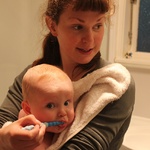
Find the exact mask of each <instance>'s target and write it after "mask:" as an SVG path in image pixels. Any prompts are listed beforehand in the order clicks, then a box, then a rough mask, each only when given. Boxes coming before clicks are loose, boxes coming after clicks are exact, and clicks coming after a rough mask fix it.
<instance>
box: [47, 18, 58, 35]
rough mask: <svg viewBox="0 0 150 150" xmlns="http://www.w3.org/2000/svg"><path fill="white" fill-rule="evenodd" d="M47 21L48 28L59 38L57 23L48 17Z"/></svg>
mask: <svg viewBox="0 0 150 150" xmlns="http://www.w3.org/2000/svg"><path fill="white" fill-rule="evenodd" d="M45 21H46V24H47V27H48V28H49V30H50V32H51V33H52V35H53V36H57V30H56V27H57V25H56V23H55V22H54V21H53V20H52V19H51V18H50V17H48V16H46V19H45Z"/></svg>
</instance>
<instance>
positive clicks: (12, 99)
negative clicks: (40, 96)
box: [0, 66, 30, 128]
mask: <svg viewBox="0 0 150 150" xmlns="http://www.w3.org/2000/svg"><path fill="white" fill-rule="evenodd" d="M29 67H30V66H28V67H27V68H26V69H25V70H24V71H23V72H22V73H21V74H20V75H18V76H17V77H16V78H15V81H14V83H13V85H12V86H11V87H10V88H9V90H8V93H7V96H6V98H5V100H4V102H3V103H2V105H1V106H0V128H1V127H2V126H3V124H4V123H5V122H7V121H12V122H13V121H15V120H17V119H18V113H19V111H20V109H21V102H22V87H21V83H22V78H23V76H24V74H25V72H26V71H27V70H28V68H29Z"/></svg>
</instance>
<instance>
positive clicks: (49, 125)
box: [44, 121, 63, 127]
mask: <svg viewBox="0 0 150 150" xmlns="http://www.w3.org/2000/svg"><path fill="white" fill-rule="evenodd" d="M44 124H45V125H46V127H52V126H59V125H61V124H63V122H61V121H53V122H44Z"/></svg>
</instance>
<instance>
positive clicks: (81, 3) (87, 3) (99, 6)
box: [33, 0, 113, 70]
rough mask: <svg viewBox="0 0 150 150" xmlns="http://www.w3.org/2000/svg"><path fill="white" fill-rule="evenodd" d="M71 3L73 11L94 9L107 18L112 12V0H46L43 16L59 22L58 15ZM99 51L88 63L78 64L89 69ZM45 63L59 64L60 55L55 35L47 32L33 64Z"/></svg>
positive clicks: (96, 61) (97, 57)
mask: <svg viewBox="0 0 150 150" xmlns="http://www.w3.org/2000/svg"><path fill="white" fill-rule="evenodd" d="M69 5H71V6H72V7H73V10H74V11H78V10H81V11H88V10H91V11H95V12H99V13H101V14H106V16H107V18H109V16H110V15H111V13H112V8H113V7H112V6H113V4H112V0H48V6H47V10H46V12H45V13H44V15H45V16H49V17H50V18H51V19H52V20H53V21H55V22H56V23H57V24H58V23H59V18H60V15H61V14H62V13H63V11H64V10H65V8H66V7H67V6H69ZM99 59H100V52H98V53H97V54H96V55H95V57H94V58H93V59H92V60H91V62H89V63H88V64H80V65H78V66H77V67H81V68H83V69H85V70H88V69H90V68H91V67H93V66H94V65H95V64H97V63H98V62H99ZM42 63H47V64H51V65H56V66H60V65H61V56H60V51H59V43H58V40H57V38H56V37H54V36H53V35H52V34H51V33H48V34H47V35H46V37H45V39H44V41H43V56H42V57H41V58H40V59H38V60H36V61H35V62H34V63H33V65H37V64H42Z"/></svg>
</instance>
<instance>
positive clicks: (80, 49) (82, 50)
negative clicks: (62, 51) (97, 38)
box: [77, 48, 92, 53]
mask: <svg viewBox="0 0 150 150" xmlns="http://www.w3.org/2000/svg"><path fill="white" fill-rule="evenodd" d="M77 49H78V50H79V51H80V52H82V53H88V52H90V51H91V50H92V48H90V49H88V50H85V49H82V48H77Z"/></svg>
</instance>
